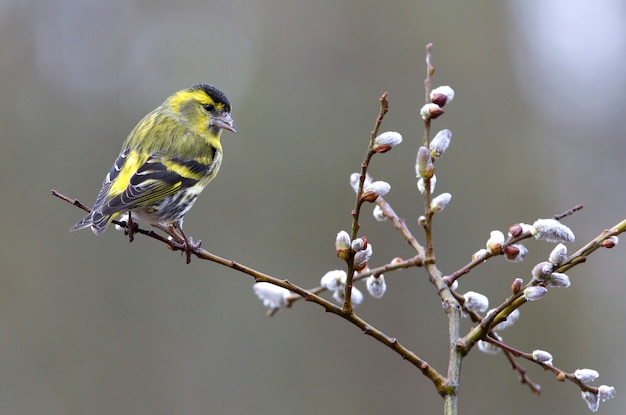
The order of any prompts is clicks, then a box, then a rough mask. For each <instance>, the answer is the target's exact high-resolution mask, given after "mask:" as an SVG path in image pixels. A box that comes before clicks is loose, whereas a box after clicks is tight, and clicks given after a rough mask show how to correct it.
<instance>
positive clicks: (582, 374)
mask: <svg viewBox="0 0 626 415" xmlns="http://www.w3.org/2000/svg"><path fill="white" fill-rule="evenodd" d="M574 376H575V377H576V379H578V380H579V381H581V382H582V383H589V382H593V381H594V380H596V379H597V378H598V376H600V374H599V373H598V372H597V371H595V370H593V369H576V370H575V371H574Z"/></svg>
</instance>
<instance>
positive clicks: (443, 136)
mask: <svg viewBox="0 0 626 415" xmlns="http://www.w3.org/2000/svg"><path fill="white" fill-rule="evenodd" d="M451 138H452V131H450V130H448V129H446V130H441V131H439V132H438V133H437V134H436V135H435V137H434V138H433V139H432V140H431V141H430V144H429V146H428V147H429V149H430V155H431V156H432V157H433V158H438V157H441V155H442V154H443V153H444V152H445V151H446V150H447V149H448V146H449V145H450V139H451Z"/></svg>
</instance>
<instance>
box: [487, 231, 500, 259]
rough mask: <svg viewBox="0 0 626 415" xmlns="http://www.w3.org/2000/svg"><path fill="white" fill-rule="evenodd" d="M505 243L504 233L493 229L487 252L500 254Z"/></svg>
mask: <svg viewBox="0 0 626 415" xmlns="http://www.w3.org/2000/svg"><path fill="white" fill-rule="evenodd" d="M503 243H504V234H503V233H502V232H500V231H491V234H490V236H489V239H488V240H487V244H486V246H487V252H489V253H490V254H494V255H498V254H500V253H501V252H502V244H503Z"/></svg>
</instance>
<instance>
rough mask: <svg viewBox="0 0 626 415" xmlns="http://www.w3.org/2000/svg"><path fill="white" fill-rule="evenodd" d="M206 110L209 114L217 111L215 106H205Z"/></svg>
mask: <svg viewBox="0 0 626 415" xmlns="http://www.w3.org/2000/svg"><path fill="white" fill-rule="evenodd" d="M203 107H204V109H205V110H207V111H208V112H213V111H215V106H214V105H213V104H204V105H203Z"/></svg>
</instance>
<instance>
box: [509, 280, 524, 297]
mask: <svg viewBox="0 0 626 415" xmlns="http://www.w3.org/2000/svg"><path fill="white" fill-rule="evenodd" d="M523 283H524V281H523V280H522V279H521V278H515V279H514V280H513V284H511V292H512V293H513V294H517V293H519V292H520V290H521V289H522V284H523Z"/></svg>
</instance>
